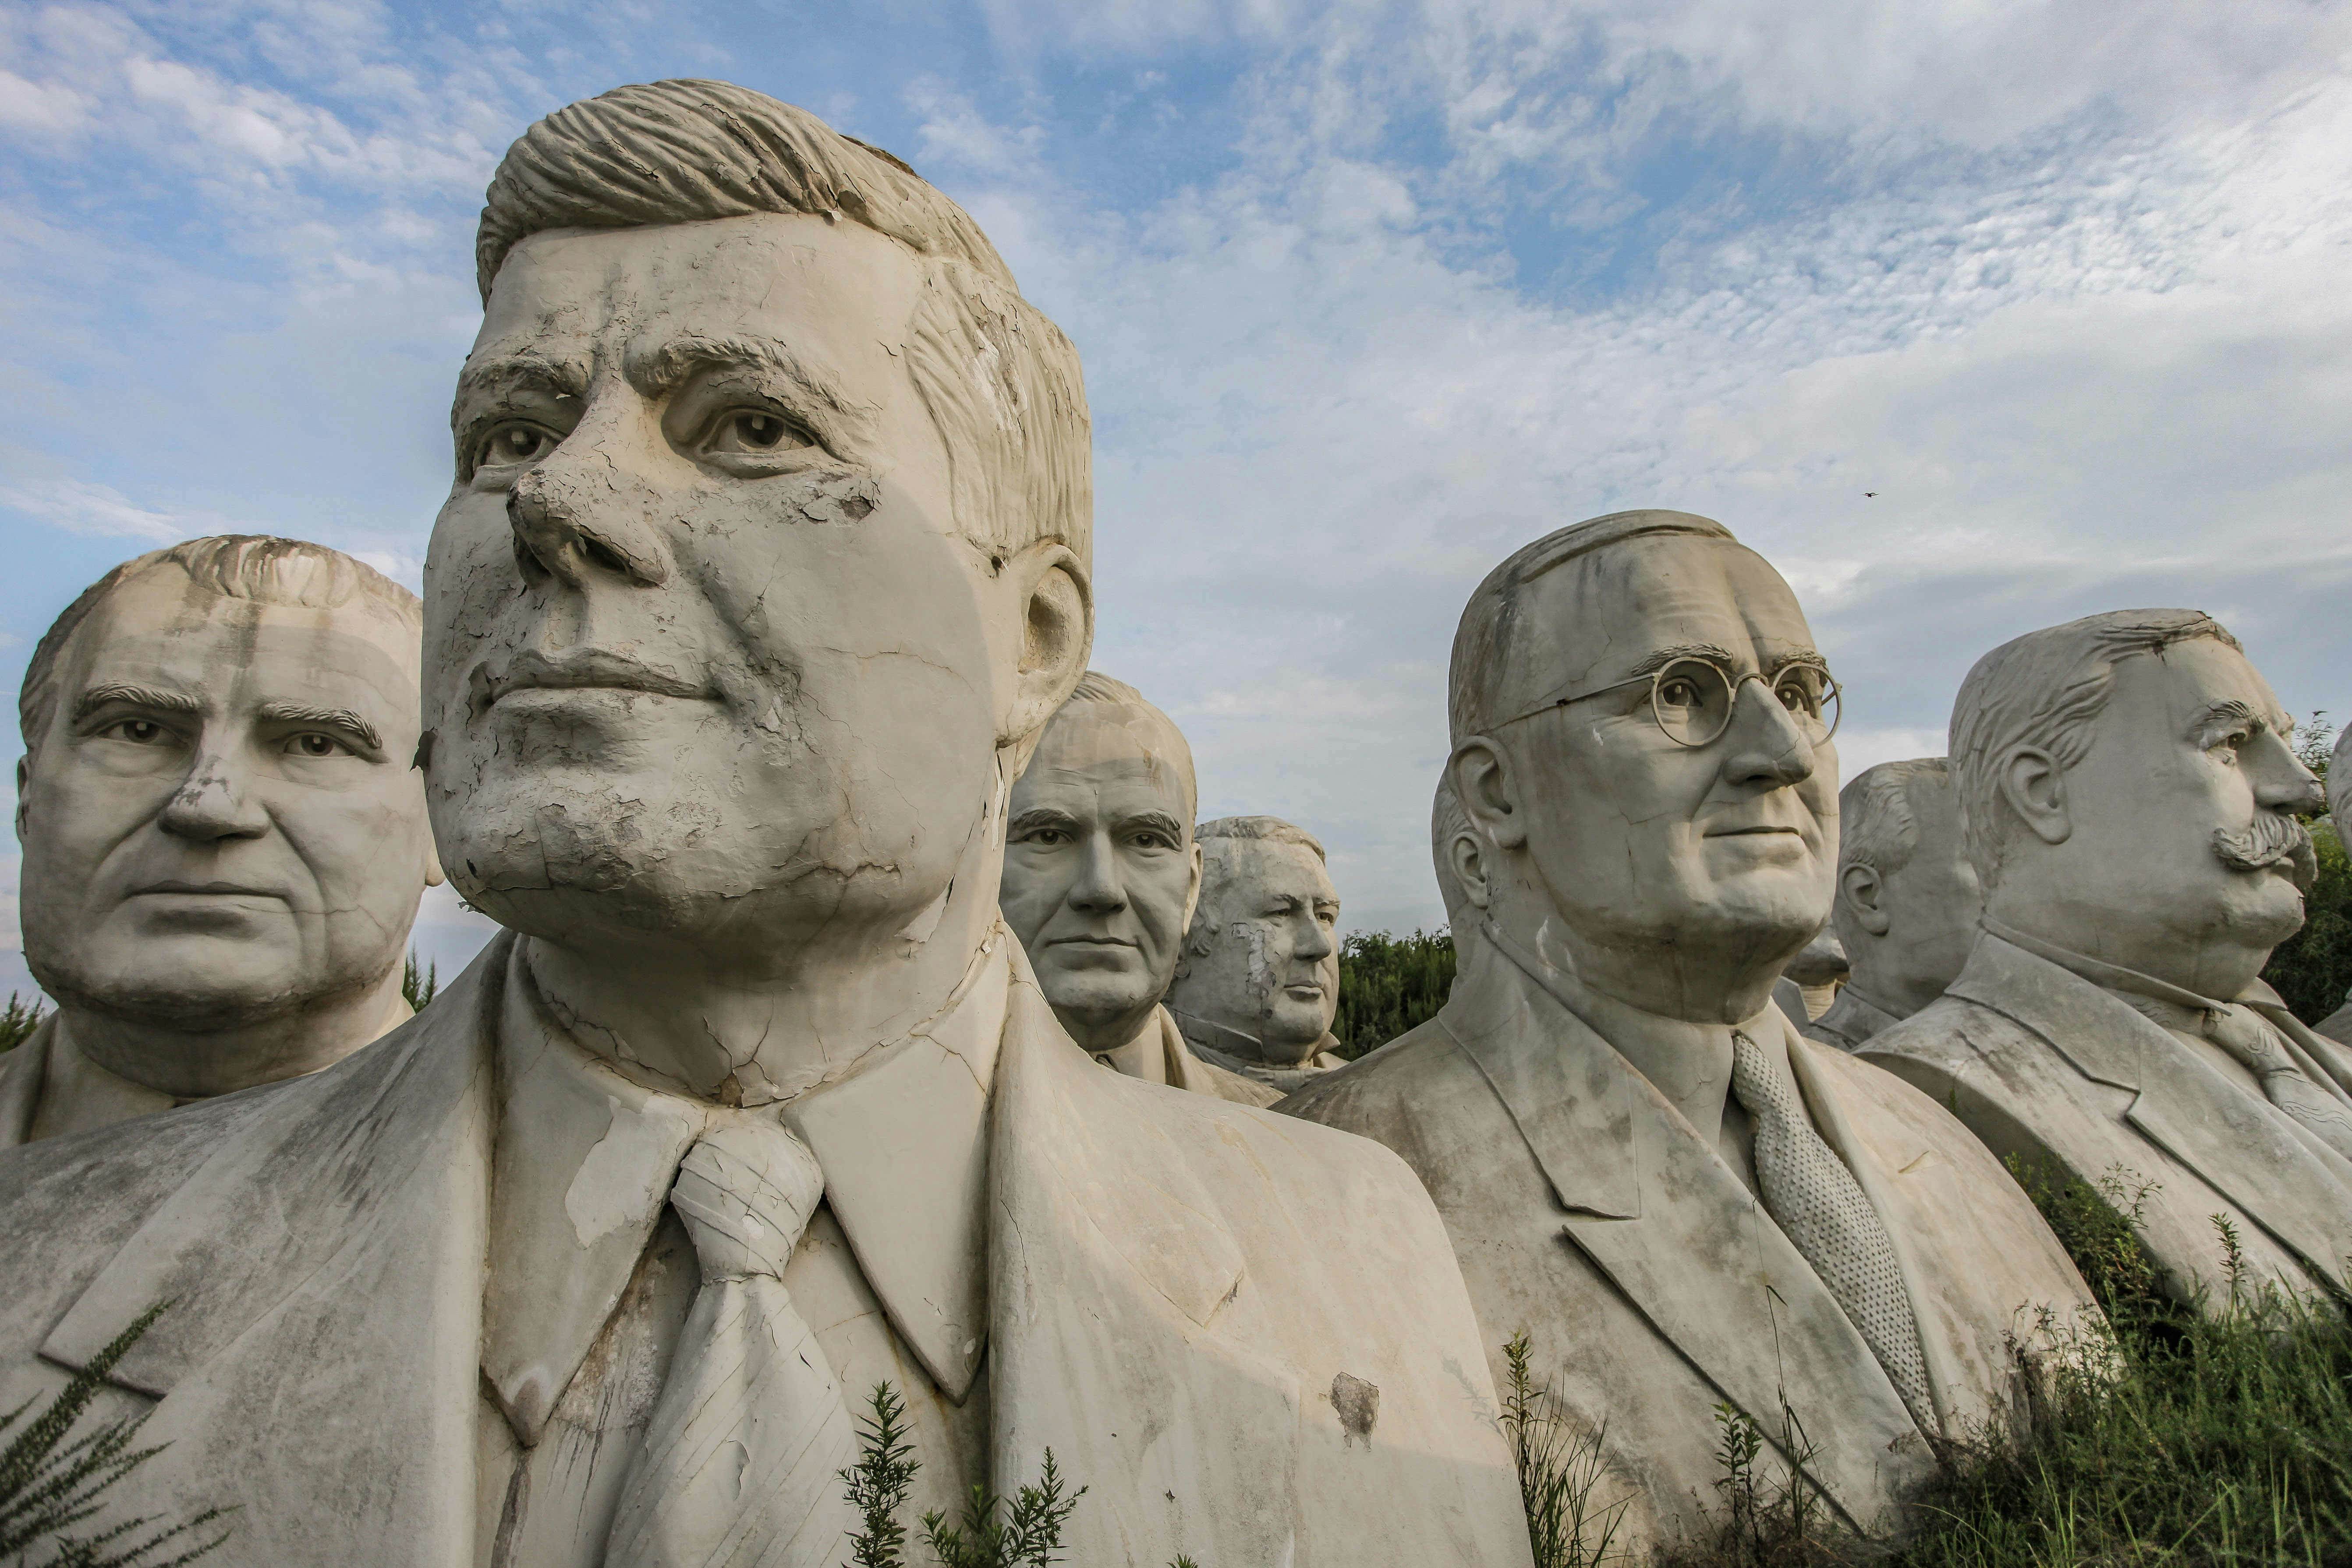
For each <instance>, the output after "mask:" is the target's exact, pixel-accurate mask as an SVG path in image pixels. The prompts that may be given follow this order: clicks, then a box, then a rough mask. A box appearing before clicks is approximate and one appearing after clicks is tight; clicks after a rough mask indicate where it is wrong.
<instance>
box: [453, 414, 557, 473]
mask: <svg viewBox="0 0 2352 1568" xmlns="http://www.w3.org/2000/svg"><path fill="white" fill-rule="evenodd" d="M560 439H561V438H560V437H557V436H556V435H555V433H554V432H552V431H551V430H547V429H544V428H542V427H541V426H537V425H530V424H526V423H524V422H523V421H522V420H520V419H510V420H509V421H507V423H505V424H503V425H499V426H495V427H494V428H492V429H491V431H490V432H489V434H488V435H486V436H484V437H482V442H481V445H480V447H478V448H477V449H476V452H475V458H474V461H475V463H476V464H477V465H478V466H479V467H481V468H511V467H513V466H514V465H516V464H518V463H535V462H537V461H539V460H540V459H541V458H544V457H546V456H547V455H548V454H549V453H550V452H552V451H553V450H555V447H556V445H557V442H558V441H559V440H560Z"/></svg>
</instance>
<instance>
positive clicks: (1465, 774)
mask: <svg viewBox="0 0 2352 1568" xmlns="http://www.w3.org/2000/svg"><path fill="white" fill-rule="evenodd" d="M1448 710H1449V719H1450V721H1451V726H1452V731H1453V737H1454V750H1453V758H1452V762H1451V764H1450V767H1449V773H1450V776H1451V780H1452V784H1453V793H1454V796H1455V797H1456V798H1457V799H1458V801H1459V803H1460V805H1461V809H1462V811H1463V813H1464V815H1465V817H1466V818H1467V820H1468V823H1469V828H1470V831H1471V832H1472V833H1473V834H1474V835H1475V838H1476V839H1477V842H1478V847H1477V850H1476V853H1475V855H1467V854H1463V853H1461V852H1459V851H1458V850H1457V851H1454V853H1452V854H1450V855H1449V856H1448V861H1449V864H1450V865H1451V866H1452V867H1453V868H1455V871H1456V875H1457V878H1458V879H1460V880H1461V881H1462V882H1463V884H1464V891H1465V894H1466V895H1467V897H1468V898H1469V900H1470V901H1471V902H1472V903H1474V904H1475V906H1477V909H1478V910H1479V918H1478V931H1479V940H1478V941H1476V942H1470V943H1465V944H1462V945H1461V947H1460V949H1459V952H1460V954H1461V961H1462V964H1463V968H1462V971H1461V973H1460V974H1459V976H1458V977H1457V978H1456V980H1455V981H1454V990H1453V993H1452V995H1451V996H1450V998H1449V999H1448V1001H1447V1003H1446V1005H1445V1006H1444V1009H1443V1010H1442V1011H1441V1012H1440V1013H1439V1014H1438V1016H1436V1017H1435V1018H1433V1019H1432V1020H1431V1021H1430V1022H1429V1023H1427V1024H1425V1025H1423V1026H1422V1027H1420V1028H1419V1029H1416V1030H1414V1031H1413V1032H1412V1033H1411V1034H1408V1035H1406V1036H1404V1037H1402V1039H1400V1040H1398V1041H1396V1042H1394V1043H1392V1044H1391V1045H1390V1046H1388V1047H1386V1048H1384V1049H1383V1050H1381V1051H1380V1052H1378V1053H1375V1054H1374V1055H1372V1056H1370V1057H1368V1058H1364V1059H1363V1060H1361V1061H1359V1062H1357V1063H1355V1064H1353V1065H1352V1066H1350V1067H1348V1068H1343V1069H1342V1070H1340V1071H1339V1072H1335V1073H1331V1074H1328V1075H1327V1076H1326V1077H1324V1078H1323V1079H1320V1080H1318V1082H1316V1083H1314V1084H1312V1085H1309V1086H1308V1087H1307V1089H1303V1090H1302V1091H1301V1092H1299V1093H1298V1094H1296V1095H1294V1096H1292V1097H1291V1098H1290V1099H1289V1100H1286V1101H1284V1102H1283V1104H1282V1106H1281V1108H1280V1109H1282V1110H1285V1111H1287V1112H1290V1113H1292V1114H1296V1115H1299V1116H1303V1117H1307V1118H1309V1119H1311V1120H1315V1121H1322V1122H1326V1123H1328V1124H1330V1125H1334V1126H1340V1127H1346V1128H1349V1129H1351V1130H1354V1131H1363V1132H1368V1133H1370V1134H1371V1135H1373V1136H1375V1137H1379V1138H1381V1140H1383V1141H1384V1142H1388V1143H1389V1144H1390V1146H1391V1147H1392V1148H1394V1149H1396V1150H1397V1151H1398V1152H1401V1153H1402V1154H1403V1155H1404V1156H1405V1158H1406V1160H1407V1161H1408V1162H1409V1163H1412V1166H1413V1167H1414V1169H1415V1170H1416V1171H1418V1172H1419V1173H1421V1175H1422V1177H1423V1180H1424V1181H1425V1182H1426V1183H1427V1184H1429V1188H1430V1192H1431V1194H1432V1195H1433V1196H1434V1197H1435V1198H1436V1200H1437V1204H1438V1208H1439V1211H1440V1212H1441V1213H1442V1214H1444V1216H1445V1220H1446V1224H1447V1226H1448V1228H1449V1230H1450V1231H1451V1233H1452V1235H1453V1237H1454V1245H1455V1247H1456V1248H1457V1250H1458V1252H1459V1254H1460V1256H1461V1258H1462V1260H1463V1266H1464V1271H1465V1275H1466V1276H1467V1277H1468V1279H1469V1281H1470V1286H1471V1293H1472V1296H1473V1299H1474V1300H1475V1302H1476V1303H1477V1308H1478V1313H1479V1319H1480V1321H1481V1322H1482V1323H1483V1324H1484V1325H1485V1328H1486V1335H1487V1340H1488V1343H1489V1349H1490V1354H1496V1353H1498V1352H1499V1350H1500V1347H1501V1345H1502V1344H1503V1342H1504V1341H1505V1340H1507V1338H1508V1337H1509V1336H1511V1335H1512V1334H1514V1333H1517V1332H1520V1331H1524V1332H1526V1333H1527V1334H1528V1337H1529V1341H1530V1344H1531V1346H1532V1348H1533V1352H1534V1356H1535V1366H1536V1370H1537V1371H1538V1373H1539V1374H1540V1375H1541V1376H1543V1377H1544V1378H1545V1379H1547V1380H1548V1381H1549V1383H1550V1384H1551V1385H1552V1386H1553V1388H1554V1390H1555V1392H1556V1393H1557V1394H1559V1396H1560V1398H1561V1399H1562V1401H1563V1403H1564V1404H1565V1405H1566V1407H1567V1410H1568V1412H1569V1414H1570V1419H1571V1422H1572V1424H1573V1425H1574V1426H1576V1427H1577V1428H1578V1429H1579V1435H1580V1436H1586V1437H1590V1438H1591V1439H1592V1440H1593V1441H1594V1442H1595V1443H1596V1444H1597V1445H1598V1451H1599V1454H1600V1458H1601V1466H1602V1473H1601V1478H1600V1480H1599V1483H1598V1488H1597V1490H1596V1491H1595V1492H1594V1494H1593V1496H1592V1498H1591V1500H1590V1506H1591V1517H1593V1518H1594V1519H1595V1520H1596V1521H1600V1520H1603V1519H1606V1518H1608V1517H1611V1516H1612V1514H1613V1516H1614V1517H1615V1518H1616V1519H1617V1521H1618V1523H1619V1525H1620V1527H1621V1528H1620V1530H1619V1533H1618V1542H1619V1544H1620V1545H1621V1546H1622V1547H1623V1548H1625V1549H1627V1550H1630V1551H1632V1552H1635V1553H1636V1554H1637V1555H1638V1554H1639V1553H1641V1552H1643V1551H1644V1550H1646V1549H1648V1548H1650V1547H1654V1546H1659V1545H1664V1544H1668V1543H1671V1542H1674V1541H1675V1540H1677V1539H1682V1538H1685V1537H1687V1536H1689V1535H1691V1534H1693V1533H1696V1532H1697V1531H1701V1530H1703V1529H1704V1528H1705V1524H1706V1521H1705V1519H1704V1517H1703V1510H1704V1508H1705V1506H1706V1500H1712V1499H1714V1498H1716V1497H1717V1495H1718V1494H1717V1490H1716V1488H1715V1481H1716V1479H1717V1476H1718V1474H1719V1471H1718V1469H1717V1462H1716V1446H1717V1436H1718V1431H1717V1425H1716V1421H1715V1418H1714V1412H1715V1409H1716V1407H1717V1405H1718V1404H1719V1403H1721V1402H1724V1401H1728V1402H1729V1403H1730V1404H1731V1405H1733V1406H1734V1407H1735V1408H1736V1409H1738V1410H1739V1411H1742V1412H1744V1413H1745V1414H1746V1415H1748V1416H1749V1417H1751V1418H1752V1419H1753V1420H1754V1421H1755V1422H1756V1424H1757V1425H1758V1426H1759V1427H1760V1428H1761V1429H1762V1431H1763V1433H1764V1434H1765V1436H1767V1438H1768V1439H1769V1441H1770V1442H1771V1443H1772V1445H1773V1449H1772V1452H1773V1453H1774V1454H1776V1455H1777V1456H1778V1458H1779V1462H1780V1463H1781V1464H1783V1465H1784V1466H1785V1465H1786V1463H1787V1462H1788V1461H1789V1459H1790V1455H1791V1446H1792V1445H1794V1444H1797V1443H1800V1442H1808V1443H1810V1444H1811V1446H1812V1447H1813V1448H1814V1449H1815V1453H1814V1456H1813V1458H1812V1461H1811V1468H1810V1469H1809V1471H1808V1475H1809V1477H1811V1479H1812V1480H1813V1481H1815V1482H1816V1483H1817V1484H1818V1485H1819V1487H1820V1489H1821V1490H1822V1493H1823V1495H1824V1496H1825V1498H1826V1499H1827V1500H1828V1504H1829V1506H1830V1507H1831V1508H1832V1510H1834V1511H1835V1513H1836V1514H1837V1515H1838V1516H1839V1517H1841V1518H1843V1520H1844V1521H1847V1522H1848V1523H1850V1524H1852V1525H1853V1526H1855V1527H1858V1528H1864V1529H1867V1528H1872V1527H1874V1526H1877V1525H1879V1524H1881V1523H1883V1522H1885V1520H1886V1517H1887V1514H1888V1512H1889V1509H1890V1506H1891V1504H1892V1502H1893V1500H1894V1499H1895V1496H1896V1495H1897V1494H1898V1493H1899V1492H1900V1491H1901V1490H1902V1489H1904V1488H1905V1487H1906V1486H1907V1485H1909V1484H1911V1483H1913V1482H1916V1481H1918V1480H1920V1479H1924V1478H1925V1477H1926V1476H1927V1474H1928V1473H1929V1472H1930V1471H1931V1469H1932V1467H1933V1463H1934V1460H1933V1457H1932V1445H1933V1440H1935V1439H1937V1438H1940V1437H1942V1436H1958V1435H1960V1434H1961V1433H1963V1432H1965V1431H1967V1430H1968V1429H1969V1426H1970V1424H1971V1423H1973V1422H1979V1421H1981V1420H1983V1419H1985V1418H1987V1417H1988V1416H1990V1415H1992V1414H1993V1413H1995V1412H1996V1411H1998V1410H2000V1408H2001V1407H2002V1406H2003V1405H2004V1403H2005V1401H2006V1399H2007V1397H2008V1396H2009V1394H2010V1393H2011V1388H2010V1380H2011V1375H2012V1373H2011V1369H2012V1366H2013V1364H2014V1363H2013V1361H2012V1356H2011V1346H2012V1343H2013V1341H2012V1335H2015V1336H2019V1337H2020V1338H2021V1339H2022V1341H2023V1342H2025V1343H2026V1344H2027V1346H2028V1348H2031V1344H2032V1338H2033V1334H2034V1325H2035V1323H2036V1321H2037V1314H2039V1313H2040V1312H2041V1311H2042V1309H2044V1308H2050V1309H2054V1310H2056V1312H2057V1313H2058V1314H2059V1315H2060V1316H2061V1317H2062V1318H2063V1316H2065V1315H2066V1314H2069V1313H2072V1312H2074V1311H2078V1310H2090V1309H2089V1304H2088V1302H2087V1300H2086V1299H2085V1296H2084V1290H2083V1287H2082V1284H2081V1281H2080V1280H2079V1279H2077V1278H2076V1277H2075V1275H2074V1270H2073V1268H2071V1266H2070V1265H2069V1264H2068V1263H2067V1261H2066V1258H2065V1255H2064V1253H2063V1251H2062V1250H2061V1249H2060V1247H2059V1246H2058V1244H2057V1242H2056V1240H2055V1239H2054V1238H2053V1237H2052V1236H2051V1235H2050V1233H2049V1231H2048V1230H2047V1228H2046V1227H2044V1226H2043V1225H2042V1221H2041V1220H2040V1218H2039V1217H2038V1216H2037V1215H2035V1213H2034V1211H2033V1209H2032V1205H2031V1204H2030V1203H2028V1202H2027V1200H2026V1198H2025V1196H2024V1194H2022V1193H2021V1192H2020V1191H2018V1189H2017V1188H2016V1186H2015V1185H2014V1184H2012V1183H2011V1181H2010V1180H2009V1178H2008V1177H2007V1176H2006V1175H2005V1174H2004V1173H2002V1172H2001V1170H2000V1166H1999V1165H1998V1163H1995V1162H1994V1161H1993V1160H1992V1159H1991V1158H1990V1156H1989V1155H1987V1154H1986V1153H1985V1152H1984V1151H1983V1150H1982V1149H1981V1148H1979V1146H1978V1145H1977V1144H1976V1143H1975V1142H1974V1140H1973V1139H1971V1138H1970V1137H1969V1133H1968V1131H1967V1130H1966V1129H1965V1128H1963V1127H1961V1126H1960V1125H1959V1124H1958V1122H1957V1121H1953V1120H1952V1118H1951V1117H1950V1116H1948V1114H1946V1113H1945V1112H1943V1111H1942V1110H1938V1109H1937V1107H1936V1106H1935V1105H1934V1104H1933V1103H1931V1102H1930V1101H1928V1100H1927V1098H1926V1097H1925V1096H1923V1095H1921V1094H1919V1093H1917V1092H1916V1090H1913V1089H1909V1088H1908V1087H1907V1086H1906V1085H1905V1084H1903V1083H1902V1082H1901V1081H1900V1080H1898V1079H1895V1078H1894V1077H1892V1076H1891V1075H1889V1074H1887V1073H1885V1072H1882V1071H1879V1070H1877V1069H1875V1068H1870V1067H1867V1066H1865V1065H1864V1064H1862V1063H1860V1062H1857V1061H1855V1060H1854V1059H1853V1058H1851V1057H1849V1056H1847V1055H1845V1054H1844V1053H1843V1052H1841V1051H1837V1050H1834V1049H1832V1048H1829V1047H1822V1046H1819V1045H1816V1044H1814V1043H1813V1042H1811V1041H1810V1040H1807V1039H1805V1038H1803V1037H1801V1035H1799V1034H1798V1032H1797V1030H1796V1028H1795V1026H1793V1025H1792V1024H1791V1023H1790V1021H1789V1020H1788V1019H1787V1018H1786V1016H1784V1015H1783V1014H1782V1013H1781V1012H1780V1009H1779V1008H1778V1007H1777V1006H1775V1005H1774V1004H1773V1001H1772V990H1773V984H1774V982H1775V980H1776V979H1777V978H1778V977H1779V976H1780V973H1781V971H1782V969H1783V967H1784V966H1785V965H1786V964H1787V963H1788V962H1789V960H1790V958H1791V957H1792V956H1793V955H1795V954H1796V953H1797V952H1800V951H1801V950H1802V949H1803V948H1804V947H1805V945H1806V944H1807V942H1809V941H1810V940H1811V938H1812V937H1813V935H1814V933H1815V932H1817V931H1819V930H1820V929H1821V927H1822V923H1823V921H1825V920H1826V918H1827V916H1828V914H1829V904H1830V892H1831V882H1832V858H1833V856H1834V853H1835V849H1834V846H1835V842H1836V832H1837V816H1836V802H1837V790H1836V784H1837V752H1836V750H1835V746H1834V743H1833V742H1832V731H1834V729H1835V727H1836V717H1837V692H1836V686H1835V683H1834V681H1833V680H1832V678H1831V676H1830V673H1829V668H1828V666H1827V664H1826V663H1825V661H1824V660H1823V658H1822V654H1821V652H1820V650H1819V648H1818V647H1817V646H1816V645H1815V643H1814V640H1813V636H1812V633H1811V629H1810V628H1809V627H1808V626H1806V624H1805V617H1804V616H1803V614H1802V612H1801V610H1800V609H1799V608H1798V605H1797V602H1796V600H1795V598H1794V596H1793V595H1791V594H1790V591H1789V588H1788V585H1787V584H1785V583H1783V582H1782V581H1781V580H1780V575H1779V574H1777V573H1775V572H1774V571H1773V570H1772V568H1771V567H1770V566H1769V565H1768V564H1767V563H1765V562H1764V561H1763V560H1762V559H1761V558H1760V557H1759V556H1757V555H1756V554H1755V553H1753V552H1750V551H1748V550H1747V549H1745V548H1743V547H1742V546H1741V545H1740V544H1739V543H1738V542H1737V541H1735V540H1734V539H1733V538H1732V536H1731V534H1730V533H1729V532H1728V531H1727V530H1726V529H1724V528H1723V527H1722V526H1721V525H1720V524H1718V523H1715V522H1712V521H1708V520H1706V519H1705V518H1700V517H1693V516H1690V515H1688V514H1685V513H1682V512H1673V511H1636V512H1622V513H1617V514H1614V515H1612V516H1609V517H1603V518H1598V519H1595V520H1593V521H1590V522H1585V523H1580V524H1578V525H1577V526H1575V527H1572V528H1568V529H1563V530H1561V531H1559V532H1556V533H1553V534H1550V535H1548V536H1547V537H1545V538H1543V539H1541V540H1538V541H1537V542H1535V543H1533V544H1531V545H1529V546H1528V547H1527V548H1526V549H1523V550H1521V551H1519V552H1517V553H1516V554H1515V555H1513V556H1512V557H1511V558H1510V559H1509V560H1507V561H1506V562H1505V563H1503V564H1502V565H1501V566H1500V567H1498V568H1496V571H1495V572H1494V573H1492V574H1490V575H1489V576H1488V577H1487V578H1486V581H1485V582H1484V583H1483V584H1480V585H1479V587H1478V590H1477V591H1476V593H1475V594H1474V595H1472V597H1471V600H1470V603H1469V605H1468V607H1467V608H1466V609H1465V611H1464V612H1463V616H1462V623H1461V627H1460V630H1459V631H1458V632H1457V633H1456V635H1455V637H1454V660H1453V668H1452V672H1451V684H1450V698H1449V703H1448ZM1439 836H1440V837H1444V838H1447V840H1448V842H1449V843H1450V842H1452V839H1451V837H1450V835H1449V834H1448V831H1447V829H1446V828H1445V826H1444V821H1443V816H1442V815H1441V817H1440V822H1439ZM1457 918H1459V917H1458V916H1457ZM1784 1401H1785V1405H1784V1403H1783V1402H1784ZM1787 1413H1793V1415H1794V1416H1795V1417H1796V1422H1797V1423H1798V1424H1800V1425H1801V1427H1802V1431H1803V1436H1802V1437H1801V1438H1800V1437H1799V1436H1797V1434H1796V1432H1795V1430H1794V1428H1793V1427H1792V1426H1791V1425H1790V1423H1789V1421H1788V1420H1787ZM1769 1462H1771V1461H1770V1460H1769V1459H1768V1463H1769ZM1597 1544H1598V1542H1597V1541H1592V1540H1589V1541H1588V1542H1586V1545H1587V1548H1588V1549H1591V1548H1592V1547H1594V1546H1597Z"/></svg>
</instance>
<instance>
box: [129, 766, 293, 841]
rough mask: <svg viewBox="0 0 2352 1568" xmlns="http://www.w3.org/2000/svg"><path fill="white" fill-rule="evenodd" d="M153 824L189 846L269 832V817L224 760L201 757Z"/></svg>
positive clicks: (252, 836) (258, 835) (251, 836)
mask: <svg viewBox="0 0 2352 1568" xmlns="http://www.w3.org/2000/svg"><path fill="white" fill-rule="evenodd" d="M155 825H156V826H158V827H160V828H162V829H163V831H164V832H165V833H168V834H170V835H171V836H172V837H174V838H179V839H184V840H186V841H187V842H188V843H191V844H219V843H222V842H225V841H226V840H229V839H235V838H258V837H261V836H262V835H263V834H265V833H267V832H268V831H269V814H268V812H266V811H264V810H262V809H261V804H260V803H259V802H258V801H257V800H255V799H254V798H253V797H252V795H251V794H250V793H249V792H248V791H247V789H246V787H245V781H244V780H243V779H241V778H239V777H238V776H237V775H236V772H235V770H234V769H233V768H232V767H231V766H230V764H229V763H228V761H227V759H226V758H224V757H218V756H201V757H199V758H198V759H197V760H196V765H195V767H194V769H193V770H192V771H191V772H190V773H189V774H188V776H187V779H186V781H185V782H184V783H183V784H181V785H180V787H179V788H178V789H177V790H175V791H174V792H173V795H172V798H171V799H170V800H168V801H166V802H164V803H163V811H162V812H161V813H160V814H159V815H158V816H156V818H155Z"/></svg>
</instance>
